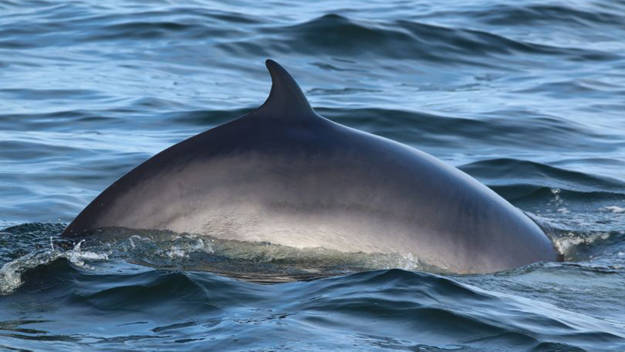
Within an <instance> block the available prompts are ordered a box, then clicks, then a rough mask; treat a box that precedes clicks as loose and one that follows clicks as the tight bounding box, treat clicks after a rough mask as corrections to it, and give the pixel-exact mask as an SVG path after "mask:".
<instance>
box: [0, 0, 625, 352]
mask: <svg viewBox="0 0 625 352" xmlns="http://www.w3.org/2000/svg"><path fill="white" fill-rule="evenodd" d="M624 38H625V2H623V1H617V0H596V1H566V2H565V1H527V0H522V1H516V2H507V1H489V0H481V1H474V2H457V1H453V2H432V1H399V0H385V1H367V2H358V1H353V0H347V1H343V2H336V1H315V2H300V3H295V2H280V1H269V2H258V1H248V0H237V1H231V2H224V3H220V2H210V1H187V2H177V1H115V0H110V1H85V0H77V1H71V2H70V1H51V0H24V1H17V0H0V108H1V109H0V350H7V351H13V350H19V351H31V350H32V351H68V350H85V351H87V350H88V351H93V350H99V351H122V350H123V351H126V350H144V351H156V350H166V351H183V350H184V351H187V350H215V351H277V350H279V351H282V350H293V351H328V350H353V351H388V350H408V351H447V350H452V351H506V350H513V351H625V299H624V297H625V39H624ZM266 58H273V59H275V60H277V61H278V62H280V63H281V64H283V65H284V66H285V67H286V68H287V69H288V70H289V71H290V72H291V73H292V74H293V76H294V77H295V78H296V79H297V80H298V82H299V83H300V85H301V86H302V89H303V90H304V92H305V93H306V95H307V96H308V98H309V100H310V102H311V104H312V105H313V107H314V108H315V109H316V110H317V111H318V112H319V113H321V114H322V115H324V116H326V117H328V118H330V119H332V120H334V121H337V122H339V123H342V124H345V125H348V126H351V127H355V128H358V129H361V130H365V131H368V132H371V133H374V134H378V135H382V136H385V137H388V138H392V139H394V140H397V141H400V142H402V143H405V144H408V145H411V146H414V147H416V148H418V149H421V150H423V151H426V152H428V153H431V154H433V155H435V156H437V157H438V158H440V159H442V160H444V161H446V162H447V163H449V164H452V165H454V166H457V167H459V168H460V169H462V170H464V171H465V172H467V173H469V174H470V175H472V176H474V177H476V178H477V179H478V180H480V181H481V182H483V183H485V184H486V185H488V186H489V187H491V188H492V189H494V190H495V191H496V192H497V193H499V194H500V195H502V196H503V197H505V198H506V199H508V200H509V201H510V202H511V203H513V204H514V205H515V206H517V207H519V208H521V209H522V210H523V211H525V212H526V213H527V214H528V215H529V216H531V217H532V218H533V219H534V220H535V221H537V222H538V223H539V224H541V225H542V226H543V227H544V228H545V229H546V232H547V233H548V235H549V236H550V237H551V238H552V239H553V241H554V243H555V244H556V246H557V247H558V249H559V250H560V251H561V253H562V254H563V256H564V259H565V261H564V262H557V263H536V264H532V265H529V266H526V267H522V268H517V269H514V270H510V271H507V272H500V273H493V274H487V275H468V276H462V275H449V274H440V273H439V274H436V273H428V272H427V271H425V270H421V271H420V270H409V269H410V268H409V266H405V265H404V264H403V263H401V262H396V261H392V260H385V259H384V258H377V259H376V261H370V260H369V261H367V258H360V257H358V258H346V257H343V256H341V255H340V254H337V253H325V252H316V251H309V252H305V253H300V252H297V251H295V252H294V251H289V250H285V249H280V248H277V249H276V248H272V247H270V246H265V247H263V246H261V247H262V248H257V247H254V248H252V247H228V246H227V244H226V245H224V244H215V243H213V242H210V241H207V240H203V239H201V238H195V237H188V236H187V237H184V236H183V237H179V238H176V239H171V238H169V239H163V240H161V241H157V240H145V239H143V238H142V237H141V236H136V237H135V238H131V239H126V240H120V241H119V242H117V243H115V244H111V245H109V246H108V247H102V246H100V247H90V246H88V245H87V244H85V243H74V242H71V241H66V240H63V239H62V238H60V237H59V234H60V232H61V231H62V230H63V228H64V226H65V225H67V224H68V223H69V222H70V221H71V220H72V219H73V218H74V216H76V214H77V213H78V212H79V211H80V210H81V209H82V208H83V207H84V206H85V205H86V204H88V202H89V201H90V200H92V199H93V198H94V197H95V196H96V195H97V194H99V192H100V191H102V190H103V189H104V188H105V187H106V186H108V185H109V184H110V183H112V182H113V181H114V180H115V179H117V178H118V177H120V176H121V175H123V174H124V173H126V172H127V171H129V170H130V169H131V168H133V167H134V166H136V165H138V164H139V163H141V162H142V161H144V160H146V159H147V158H149V157H150V156H151V155H153V154H155V153H157V152H159V151H160V150H162V149H164V148H165V147H168V146H170V145H172V144H174V143H177V142H179V141H181V140H183V139H185V138H187V137H189V136H192V135H194V134H197V133H199V132H201V131H204V130H207V129H209V128H211V127H214V126H216V125H218V124H220V123H223V122H225V121H228V120H230V119H233V118H236V117H238V116H240V115H242V114H244V113H246V112H248V111H250V110H252V109H255V108H256V107H258V106H259V105H260V104H261V103H262V102H263V101H264V99H265V98H266V96H267V94H268V92H269V88H270V79H269V75H268V74H267V72H266V69H265V67H264V64H263V62H264V60H265V59H266ZM441 211H444V209H442V210H441ZM217 247H219V248H217ZM216 248H217V249H219V250H221V252H219V253H221V254H223V253H226V254H227V255H228V265H234V266H237V267H238V268H239V269H241V268H251V269H250V270H255V271H263V270H275V268H276V267H278V268H280V267H281V265H285V264H286V265H294V266H298V265H315V266H317V267H321V268H322V270H327V269H328V268H329V267H331V269H332V270H334V271H333V274H334V275H333V276H330V277H325V278H316V279H312V278H303V279H305V280H299V281H292V282H282V283H259V282H251V281H249V280H241V279H237V278H231V277H224V276H220V275H219V274H218V273H214V272H209V271H206V270H203V268H205V266H204V264H206V263H207V262H210V261H211V260H212V259H211V258H214V257H215V253H217V252H216ZM387 259H388V258H387ZM311 263H312V264H311ZM354 263H357V264H359V265H357V266H358V268H359V269H357V270H356V269H354V268H352V267H351V266H349V265H347V264H354ZM363 270H364V271H363Z"/></svg>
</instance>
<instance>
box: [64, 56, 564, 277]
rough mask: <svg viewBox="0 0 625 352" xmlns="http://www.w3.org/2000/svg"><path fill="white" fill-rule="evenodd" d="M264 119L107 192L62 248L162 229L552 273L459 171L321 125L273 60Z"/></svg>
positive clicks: (504, 204) (163, 160)
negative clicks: (97, 237)
mask: <svg viewBox="0 0 625 352" xmlns="http://www.w3.org/2000/svg"><path fill="white" fill-rule="evenodd" d="M266 67H267V69H268V71H269V74H270V76H271V80H272V85H271V90H270V92H269V97H268V98H267V99H266V101H265V102H264V103H263V104H262V105H261V106H260V107H259V108H257V109H256V110H254V111H251V112H250V113H248V114H246V115H244V116H242V117H239V118H237V119H235V120H233V121H230V122H227V123H224V124H221V125H219V126H217V127H214V128H212V129H209V130H207V131H205V132H203V133H200V134H198V135H195V136H193V137H190V138H188V139H186V140H184V141H182V142H180V143H178V144H175V145H173V146H172V147H170V148H167V149H165V150H163V151H161V152H160V153H158V154H156V155H154V156H153V157H151V158H150V159H148V160H147V161H145V162H144V163H142V164H140V165H139V166H137V167H136V168H134V169H133V170H131V171H130V172H128V173H127V174H125V175H124V176H122V177H121V178H119V179H118V180H117V181H115V182H114V183H113V184H112V185H110V186H109V187H108V188H106V189H105V190H104V191H103V192H102V193H101V194H99V195H98V196H97V197H96V198H95V199H94V200H93V201H92V202H91V203H90V204H89V205H88V206H87V207H86V208H84V210H83V211H82V212H81V213H80V214H79V215H78V216H77V217H76V218H75V219H74V220H73V221H72V222H71V223H70V224H69V225H68V226H67V227H66V229H65V230H64V232H63V233H62V236H64V237H68V238H81V237H82V238H85V237H87V236H90V235H91V234H94V233H97V232H98V231H102V229H115V228H119V229H126V230H129V233H132V231H133V230H137V231H138V230H141V231H144V230H159V231H160V230H162V231H168V232H171V233H176V234H196V235H198V236H210V237H211V238H217V239H224V240H233V241H241V242H250V243H271V244H276V245H280V246H287V247H292V248H295V249H305V248H323V249H328V250H333V251H338V252H341V253H342V252H344V253H363V254H372V255H373V254H376V253H385V254H390V255H396V256H402V257H409V258H416V259H417V260H418V261H419V262H420V263H425V264H427V265H430V266H433V267H436V268H439V269H440V270H442V271H445V272H452V273H459V274H473V273H489V272H497V271H501V270H507V269H511V268H514V267H518V266H523V265H527V264H530V263H534V262H541V261H542V262H547V261H556V260H558V258H559V254H558V252H557V250H556V249H555V247H554V244H553V242H552V241H551V240H550V238H549V237H548V236H547V235H546V234H545V233H544V232H543V230H542V229H541V227H539V226H538V225H537V224H536V223H535V222H534V221H533V220H532V219H530V218H529V217H528V216H527V215H526V214H525V213H523V212H522V211H521V210H520V209H518V208H516V207H514V206H513V205H511V204H510V203H509V202H508V201H506V200H505V199H503V198H502V197H501V196H499V195H498V194H497V193H495V192H494V191H492V190H491V189H490V188H488V187H487V186H485V185H483V184H482V183H480V182H479V181H477V180H476V179H474V178H472V177H471V176H469V175H468V174H466V173H464V172H462V171H461V170H459V169H457V168H455V167H453V166H450V165H448V164H446V163H445V162H443V161H441V160H439V159H437V158H435V157H434V156H432V155H430V154H427V153H425V152H422V151H419V150H417V149H415V148H413V147H411V146H407V145H404V144H401V143H399V142H396V141H393V140H390V139H387V138H383V137H380V136H377V135H374V134H370V133H367V132H364V131H360V130H357V129H354V128H350V127H347V126H343V125H341V124H338V123H336V122H333V121H331V120H329V119H327V118H324V117H322V116H320V115H319V114H317V113H316V112H315V111H314V110H313V109H312V108H311V105H310V104H309V102H308V100H307V99H306V97H305V95H304V93H303V92H302V90H301V89H300V87H299V86H298V84H297V83H296V81H295V80H294V79H293V77H292V76H291V75H290V74H289V73H288V72H287V71H286V70H285V69H284V68H283V67H282V66H281V65H279V64H278V63H276V62H275V61H273V60H267V61H266Z"/></svg>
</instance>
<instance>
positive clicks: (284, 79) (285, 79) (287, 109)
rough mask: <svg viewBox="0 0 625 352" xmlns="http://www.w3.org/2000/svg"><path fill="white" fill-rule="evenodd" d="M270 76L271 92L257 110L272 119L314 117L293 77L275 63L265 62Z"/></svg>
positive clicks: (271, 61) (268, 60)
mask: <svg viewBox="0 0 625 352" xmlns="http://www.w3.org/2000/svg"><path fill="white" fill-rule="evenodd" d="M265 66H267V70H269V74H270V75H271V83H272V85H271V92H269V97H268V98H267V100H266V101H265V103H264V104H263V105H262V106H261V107H260V108H259V110H260V111H262V112H264V113H265V115H270V116H272V117H274V118H288V119H296V118H303V117H309V116H315V113H314V111H313V110H312V108H311V107H310V104H309V103H308V100H307V99H306V96H304V93H303V92H302V90H301V89H300V87H299V85H298V84H297V82H295V80H294V79H293V77H292V76H291V75H290V74H289V73H288V72H287V71H286V70H285V69H284V68H283V67H282V66H281V65H280V64H278V63H277V62H275V61H274V60H271V59H267V60H266V61H265Z"/></svg>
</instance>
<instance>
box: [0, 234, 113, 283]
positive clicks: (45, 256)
mask: <svg viewBox="0 0 625 352" xmlns="http://www.w3.org/2000/svg"><path fill="white" fill-rule="evenodd" d="M81 244H82V241H81V242H79V243H78V244H76V245H75V246H74V248H72V249H71V250H68V251H63V250H56V249H54V245H53V244H52V243H50V246H51V249H50V250H44V251H37V252H31V253H28V254H26V255H24V256H22V257H19V258H17V259H15V260H13V261H10V262H8V263H6V264H4V265H3V266H2V268H0V295H8V294H10V293H12V292H13V291H15V290H16V289H17V288H19V287H20V286H22V284H23V281H22V274H23V273H24V272H26V271H27V270H29V269H33V268H36V267H37V266H39V265H44V264H48V263H50V262H53V261H55V260H57V259H59V258H66V259H67V260H69V261H70V262H71V263H72V264H74V265H76V266H79V267H85V268H89V266H88V265H87V264H86V263H85V261H97V260H107V259H108V254H107V253H96V252H91V251H82V250H81V248H80V245H81Z"/></svg>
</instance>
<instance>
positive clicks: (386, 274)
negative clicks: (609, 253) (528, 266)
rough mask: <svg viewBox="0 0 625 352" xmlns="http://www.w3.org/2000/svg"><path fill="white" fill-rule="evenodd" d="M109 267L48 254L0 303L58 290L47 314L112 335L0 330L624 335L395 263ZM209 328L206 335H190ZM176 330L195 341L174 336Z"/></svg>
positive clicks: (604, 324)
mask: <svg viewBox="0 0 625 352" xmlns="http://www.w3.org/2000/svg"><path fill="white" fill-rule="evenodd" d="M114 269H115V270H112V269H107V268H106V267H104V268H100V267H98V266H95V267H93V269H87V268H84V267H77V266H75V265H73V264H72V263H71V262H70V261H69V260H67V259H56V260H54V261H52V262H50V263H48V264H46V265H41V266H38V267H36V268H32V269H29V270H28V272H26V273H25V275H24V278H25V280H26V282H27V283H26V284H25V285H24V286H23V287H22V288H20V293H21V295H20V296H15V295H14V296H5V301H4V302H9V303H10V302H13V301H18V302H19V299H20V297H25V296H28V295H30V296H33V295H34V296H37V295H42V296H44V297H56V300H61V301H62V302H63V303H62V305H61V306H58V307H57V308H56V309H55V311H54V312H52V313H49V314H48V315H49V316H50V315H52V316H53V319H54V317H55V316H59V317H60V316H67V314H68V313H69V312H70V311H74V312H75V311H80V312H85V313H86V312H91V313H92V314H95V313H96V312H97V315H98V325H99V326H100V327H101V328H105V327H106V328H107V329H106V330H107V332H108V334H110V333H111V332H113V333H115V334H116V335H117V336H120V338H121V340H119V339H118V340H111V339H110V338H109V337H107V336H106V334H101V333H99V332H98V330H94V329H93V327H91V326H88V325H87V326H85V327H84V328H87V329H89V331H88V332H85V333H86V334H85V335H83V334H80V333H76V331H82V330H81V329H84V328H80V327H74V328H73V332H74V333H73V334H72V336H65V335H53V334H51V332H53V331H55V330H56V329H55V328H53V327H48V328H47V329H46V328H45V327H43V328H41V327H38V328H37V329H29V328H28V326H29V325H32V324H33V322H30V321H19V320H17V321H14V322H13V323H12V324H11V325H10V326H0V329H1V330H5V331H7V330H8V331H12V333H13V334H15V335H14V336H13V337H14V338H17V339H29V340H46V338H48V337H50V336H59V338H61V337H65V338H66V339H67V338H69V340H68V341H67V342H71V343H83V342H85V341H89V344H90V346H92V347H94V346H95V347H96V348H97V347H98V346H101V347H103V346H111V344H114V343H123V341H126V339H132V337H133V336H135V337H136V336H139V337H141V338H140V339H139V340H138V341H133V343H134V344H138V345H142V344H143V343H147V342H145V341H146V338H147V337H149V339H148V341H151V342H150V343H154V342H157V343H158V346H161V347H162V346H168V345H169V344H173V343H175V342H176V341H177V343H178V344H177V346H178V347H180V346H181V345H180V344H181V343H182V344H188V345H190V346H193V345H194V344H193V343H194V342H195V343H197V342H201V343H202V345H203V346H204V347H206V346H207V343H211V344H215V343H217V344H220V343H227V341H228V338H227V335H228V334H224V333H225V331H230V332H232V331H237V335H238V338H239V339H240V341H241V343H240V344H239V345H238V346H239V347H241V346H246V345H247V344H255V343H256V344H257V343H258V341H256V339H257V338H258V336H257V334H258V328H262V327H263V326H265V327H267V326H273V325H277V326H281V328H280V331H281V332H280V334H282V335H280V336H281V338H278V336H277V335H276V336H275V337H276V338H278V341H284V339H285V336H284V331H289V332H290V333H292V334H296V335H297V334H298V333H297V329H301V328H302V327H306V331H307V334H308V339H310V338H311V336H310V334H312V335H314V336H313V337H314V338H319V339H323V338H325V339H328V338H331V339H333V338H334V337H336V338H338V337H339V336H340V338H339V339H338V340H337V341H338V342H337V344H338V345H340V346H342V344H343V343H345V344H346V346H345V347H347V346H348V345H351V344H353V343H358V344H359V345H363V344H364V345H367V346H372V347H374V346H375V347H378V348H380V347H383V348H399V349H426V350H427V349H434V350H437V349H461V348H468V349H481V348H482V347H484V346H498V348H501V349H518V348H521V347H522V348H524V349H528V350H542V349H544V348H556V347H557V348H561V349H566V350H571V349H574V348H591V349H594V350H596V349H597V348H600V349H609V348H617V347H618V346H621V347H622V346H623V345H624V344H625V334H623V332H622V330H621V329H620V328H619V327H618V325H617V324H613V323H611V322H609V321H605V320H602V319H597V318H593V317H591V316H589V315H586V314H582V313H576V312H574V311H572V310H567V309H564V308H559V307H557V306H555V305H552V304H549V303H544V302H540V301H536V300H533V299H528V298H524V297H522V296H516V295H511V294H507V293H502V292H496V291H486V290H483V289H480V288H478V287H476V286H475V285H473V284H469V283H463V282H462V281H460V280H459V279H456V278H450V277H442V276H438V275H433V274H427V273H419V272H409V271H404V270H398V269H393V270H384V271H370V272H363V273H358V274H351V275H347V276H339V277H333V278H328V279H320V280H314V281H310V282H296V283H287V284H280V285H256V284H251V283H247V282H242V281H237V280H231V279H226V278H223V277H219V276H215V275H213V274H210V273H201V272H178V271H164V270H143V269H140V270H136V269H134V268H132V267H124V266H117V267H115V268H114ZM2 305H3V304H0V306H2ZM246 307H247V308H246ZM3 308H5V307H3ZM123 312H126V313H123ZM233 316H234V318H233ZM159 317H160V318H159ZM502 317H505V319H502ZM233 319H234V321H233ZM137 322H143V323H137ZM35 324H36V323H35ZM126 324H129V325H126ZM137 324H138V325H137ZM120 325H121V326H120ZM131 325H132V326H131ZM44 326H45V325H44ZM49 330H52V331H49ZM129 331H131V334H130V335H129ZM344 331H350V332H351V333H350V334H348V335H344ZM354 333H355V334H354ZM207 334H208V335H210V336H212V339H211V340H212V341H203V340H204V339H203V338H201V337H200V336H202V335H207ZM181 335H186V336H187V338H188V337H193V339H191V340H187V339H185V340H182V339H181V337H180V336H181ZM198 337H199V339H200V340H199V341H197V340H195V339H196V338H198ZM262 338H263V341H265V344H267V343H271V341H274V339H273V333H272V332H271V331H268V332H266V333H264V334H262ZM222 340H223V341H222ZM296 340H300V341H301V338H297V336H296ZM48 341H49V339H48ZM306 341H308V340H306ZM341 341H343V342H341ZM294 342H295V341H294ZM134 346H135V347H136V345H134ZM174 346H176V345H174ZM335 346H336V345H335ZM109 348H110V347H109Z"/></svg>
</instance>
